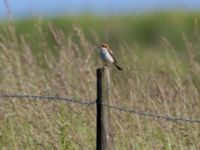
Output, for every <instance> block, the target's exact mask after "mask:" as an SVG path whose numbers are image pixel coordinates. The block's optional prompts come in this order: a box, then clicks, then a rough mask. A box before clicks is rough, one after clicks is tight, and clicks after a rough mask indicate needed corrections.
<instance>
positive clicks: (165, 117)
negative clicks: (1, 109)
mask: <svg viewBox="0 0 200 150" xmlns="http://www.w3.org/2000/svg"><path fill="white" fill-rule="evenodd" d="M0 98H22V99H36V100H51V101H55V100H60V101H65V102H70V103H76V104H80V105H94V104H96V103H97V102H96V100H87V101H86V100H84V101H83V100H79V99H73V98H67V97H59V96H39V95H23V94H0ZM101 105H103V106H105V107H109V108H111V109H114V110H118V111H121V112H127V113H133V114H136V115H138V116H143V117H151V118H157V119H163V120H167V121H173V122H189V123H198V124H200V119H191V118H184V117H174V116H170V115H167V114H161V113H157V112H145V111H139V110H135V109H130V108H125V107H120V106H114V105H108V104H105V103H102V104H101Z"/></svg>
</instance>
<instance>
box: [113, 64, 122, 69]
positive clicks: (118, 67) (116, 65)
mask: <svg viewBox="0 0 200 150" xmlns="http://www.w3.org/2000/svg"><path fill="white" fill-rule="evenodd" d="M114 65H115V67H117V69H119V70H123V69H122V68H121V67H120V66H118V64H117V63H114Z"/></svg>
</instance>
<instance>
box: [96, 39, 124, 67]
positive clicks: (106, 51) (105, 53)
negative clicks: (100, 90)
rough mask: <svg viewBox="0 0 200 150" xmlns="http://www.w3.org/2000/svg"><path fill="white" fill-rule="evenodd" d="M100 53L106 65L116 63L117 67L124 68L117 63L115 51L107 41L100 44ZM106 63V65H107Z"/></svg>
mask: <svg viewBox="0 0 200 150" xmlns="http://www.w3.org/2000/svg"><path fill="white" fill-rule="evenodd" d="M99 54H100V57H101V59H102V60H103V61H104V62H105V65H110V64H114V65H115V67H117V69H119V70H122V68H121V67H120V66H119V65H118V64H117V61H116V59H115V57H114V56H113V52H112V50H111V49H110V47H109V46H108V44H106V43H101V44H100V46H99ZM105 65H104V66H105Z"/></svg>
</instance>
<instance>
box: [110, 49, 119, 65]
mask: <svg viewBox="0 0 200 150" xmlns="http://www.w3.org/2000/svg"><path fill="white" fill-rule="evenodd" d="M108 52H109V54H110V55H111V56H112V58H113V59H114V62H115V63H116V62H117V61H116V59H115V57H114V55H113V52H112V50H111V49H108Z"/></svg>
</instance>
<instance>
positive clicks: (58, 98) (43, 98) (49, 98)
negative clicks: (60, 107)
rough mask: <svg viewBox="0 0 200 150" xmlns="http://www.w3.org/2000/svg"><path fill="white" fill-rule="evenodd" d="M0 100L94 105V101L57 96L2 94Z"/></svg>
mask: <svg viewBox="0 0 200 150" xmlns="http://www.w3.org/2000/svg"><path fill="white" fill-rule="evenodd" d="M0 98H23V99H24V98H26V99H38V100H45V99H46V100H52V101H54V100H60V101H65V102H71V103H78V104H82V105H93V104H95V103H96V101H82V100H78V99H73V98H66V97H59V96H38V95H21V94H10V95H9V94H2V95H0Z"/></svg>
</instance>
